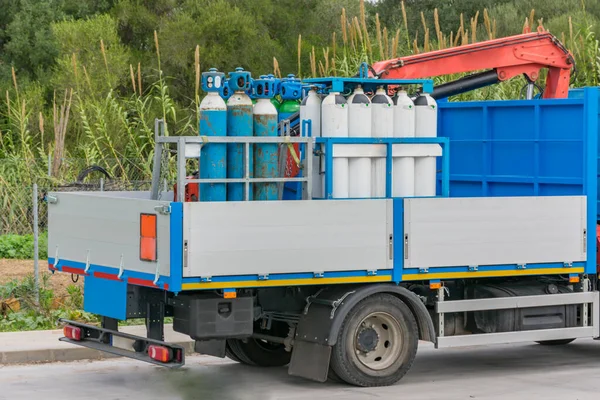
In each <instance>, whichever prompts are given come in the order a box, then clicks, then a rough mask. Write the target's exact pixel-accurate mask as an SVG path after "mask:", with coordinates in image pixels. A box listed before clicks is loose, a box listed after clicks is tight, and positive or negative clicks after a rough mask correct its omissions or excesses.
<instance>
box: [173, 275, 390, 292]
mask: <svg viewBox="0 0 600 400" xmlns="http://www.w3.org/2000/svg"><path fill="white" fill-rule="evenodd" d="M391 280H392V276H391V275H374V276H349V277H345V278H307V279H273V280H269V279H267V280H263V281H239V282H198V283H184V284H183V285H181V288H182V289H183V290H195V289H233V288H247V287H269V286H296V285H326V284H335V283H361V282H391Z"/></svg>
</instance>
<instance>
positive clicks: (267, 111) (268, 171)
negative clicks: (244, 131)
mask: <svg viewBox="0 0 600 400" xmlns="http://www.w3.org/2000/svg"><path fill="white" fill-rule="evenodd" d="M265 78H266V77H265ZM252 86H253V89H254V90H253V93H254V96H255V97H256V98H257V102H256V104H255V105H254V136H261V137H276V136H277V109H276V108H275V106H274V105H273V103H271V99H272V98H273V96H274V95H275V94H276V93H275V87H276V84H275V81H274V80H271V79H257V80H254V81H253V84H252ZM278 155H279V146H278V145H277V144H276V143H273V144H256V145H255V147H254V177H255V178H276V177H277V176H278V175H279V173H278V171H279V156H278ZM254 199H255V200H278V190H277V183H275V182H269V183H257V184H255V185H254Z"/></svg>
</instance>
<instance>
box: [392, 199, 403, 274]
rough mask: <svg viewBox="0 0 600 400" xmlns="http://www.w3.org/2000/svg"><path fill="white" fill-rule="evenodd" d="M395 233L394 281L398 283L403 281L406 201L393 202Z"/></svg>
mask: <svg viewBox="0 0 600 400" xmlns="http://www.w3.org/2000/svg"><path fill="white" fill-rule="evenodd" d="M392 204H393V219H392V221H393V223H392V225H393V233H394V243H393V245H394V272H393V273H392V280H393V281H394V282H396V283H399V282H401V281H402V272H403V268H402V267H403V266H404V199H400V198H396V199H394V200H393V203H392Z"/></svg>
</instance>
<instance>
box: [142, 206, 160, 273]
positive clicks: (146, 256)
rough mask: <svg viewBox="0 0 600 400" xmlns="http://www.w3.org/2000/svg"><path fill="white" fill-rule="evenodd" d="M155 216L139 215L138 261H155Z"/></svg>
mask: <svg viewBox="0 0 600 400" xmlns="http://www.w3.org/2000/svg"><path fill="white" fill-rule="evenodd" d="M156 229H157V227H156V214H140V260H142V261H156V259H157V257H158V256H157V254H156V250H157V246H156Z"/></svg>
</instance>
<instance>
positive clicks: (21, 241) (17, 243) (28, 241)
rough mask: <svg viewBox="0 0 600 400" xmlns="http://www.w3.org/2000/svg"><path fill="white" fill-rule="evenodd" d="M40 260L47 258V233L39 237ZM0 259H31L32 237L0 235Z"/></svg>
mask: <svg viewBox="0 0 600 400" xmlns="http://www.w3.org/2000/svg"><path fill="white" fill-rule="evenodd" d="M39 254H40V258H41V259H45V258H48V233H47V232H45V233H42V234H40V237H39ZM0 258H14V259H20V260H27V259H32V258H33V235H0Z"/></svg>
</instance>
